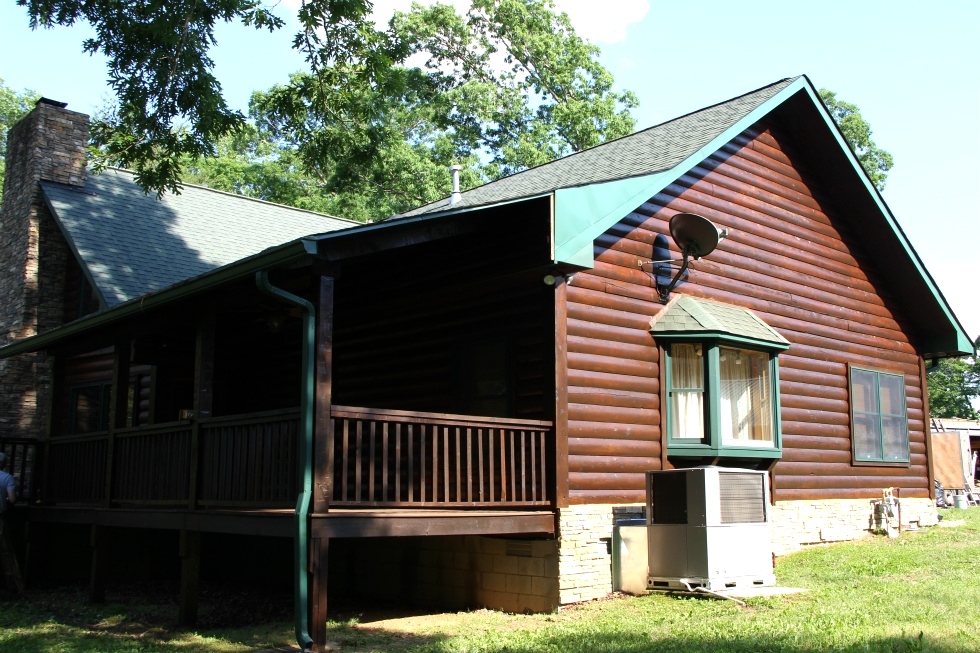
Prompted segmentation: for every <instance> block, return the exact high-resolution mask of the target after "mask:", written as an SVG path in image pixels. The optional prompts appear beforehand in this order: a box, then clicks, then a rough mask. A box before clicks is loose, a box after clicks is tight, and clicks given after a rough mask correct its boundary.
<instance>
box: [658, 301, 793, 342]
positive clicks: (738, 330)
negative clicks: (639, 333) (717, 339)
mask: <svg viewBox="0 0 980 653" xmlns="http://www.w3.org/2000/svg"><path fill="white" fill-rule="evenodd" d="M650 333H652V334H653V335H654V336H657V335H658V334H661V335H665V334H674V335H677V334H681V333H683V334H692V333H705V334H708V333H712V334H728V335H733V336H738V337H742V338H752V339H753V340H761V341H763V342H768V343H772V344H775V345H779V346H783V347H788V346H789V344H790V343H789V341H788V340H786V338H784V337H783V336H781V335H779V332H778V331H776V330H775V329H773V328H772V327H771V326H769V325H768V324H766V323H765V322H763V321H762V319H761V318H760V317H759V316H758V315H756V314H755V313H753V312H752V311H750V310H749V309H747V308H742V307H741V306H733V305H732V304H723V303H721V302H716V301H712V300H710V299H698V298H695V297H691V296H689V295H678V296H676V297H675V299H674V300H672V301H671V302H670V304H668V305H667V307H666V308H664V310H662V311H660V312H659V313H658V314H657V315H656V316H654V318H653V319H651V320H650Z"/></svg>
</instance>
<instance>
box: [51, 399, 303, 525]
mask: <svg viewBox="0 0 980 653" xmlns="http://www.w3.org/2000/svg"><path fill="white" fill-rule="evenodd" d="M298 428H299V411H297V410H296V409H290V410H280V411H269V412H265V413H253V414H249V415H235V416H231V417H212V418H206V419H201V420H198V421H197V422H196V423H195V422H193V421H190V420H183V421H179V422H169V423H166V424H155V425H152V426H139V427H134V428H125V429H116V431H115V433H114V439H113V445H112V447H113V451H112V478H111V479H108V478H107V476H106V466H107V460H108V457H109V434H108V433H105V432H102V433H93V434H86V435H75V436H63V437H54V438H51V439H50V440H48V441H47V445H48V453H47V456H48V461H47V465H46V467H45V471H46V474H47V482H46V484H45V486H46V487H45V497H44V498H45V499H46V500H50V501H54V502H61V503H82V504H100V503H121V504H136V505H191V504H193V505H192V507H194V506H202V507H212V506H213V507H231V506H236V507H242V506H248V507H270V506H271V507H289V506H292V505H293V504H294V503H295V501H296V491H297V483H298V479H297V475H296V464H297V463H296V452H297V449H296V448H297V445H298V442H297V438H298V433H297V432H298ZM195 469H196V470H197V471H196V473H195ZM107 488H109V492H110V496H108V497H107V496H106V491H107Z"/></svg>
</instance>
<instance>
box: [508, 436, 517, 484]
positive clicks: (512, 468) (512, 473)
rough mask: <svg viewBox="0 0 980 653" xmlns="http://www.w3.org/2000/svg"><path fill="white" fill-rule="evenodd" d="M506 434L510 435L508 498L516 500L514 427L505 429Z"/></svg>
mask: <svg viewBox="0 0 980 653" xmlns="http://www.w3.org/2000/svg"><path fill="white" fill-rule="evenodd" d="M507 435H509V436H510V437H509V438H508V439H509V440H510V500H511V501H517V473H516V470H515V464H516V462H517V456H515V455H514V429H510V430H508V431H507Z"/></svg>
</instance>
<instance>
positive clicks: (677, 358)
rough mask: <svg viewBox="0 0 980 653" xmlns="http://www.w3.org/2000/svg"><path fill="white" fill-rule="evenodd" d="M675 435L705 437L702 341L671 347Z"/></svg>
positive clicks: (671, 400) (674, 436)
mask: <svg viewBox="0 0 980 653" xmlns="http://www.w3.org/2000/svg"><path fill="white" fill-rule="evenodd" d="M670 411H671V413H670V414H671V418H672V419H671V433H670V435H671V437H673V438H677V439H694V440H701V439H703V438H704V356H703V355H702V348H701V345H700V344H683V343H675V344H673V345H671V348H670Z"/></svg>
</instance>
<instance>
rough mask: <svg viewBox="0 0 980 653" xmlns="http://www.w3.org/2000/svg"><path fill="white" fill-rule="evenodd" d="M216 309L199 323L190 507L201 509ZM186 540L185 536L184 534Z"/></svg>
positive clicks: (211, 406)
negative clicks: (204, 428) (200, 482)
mask: <svg viewBox="0 0 980 653" xmlns="http://www.w3.org/2000/svg"><path fill="white" fill-rule="evenodd" d="M214 331H215V311H214V308H213V307H212V308H208V309H205V311H204V312H203V314H202V315H201V318H200V320H199V321H198V323H197V337H196V339H195V346H194V422H193V424H192V425H191V452H190V453H191V459H190V461H189V469H188V479H189V480H190V487H189V488H188V501H187V507H188V508H189V509H190V510H194V509H195V508H196V507H197V495H198V476H199V474H198V466H199V464H200V452H201V420H202V419H207V418H209V417H211V416H212V415H213V412H214ZM181 540H183V535H181Z"/></svg>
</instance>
